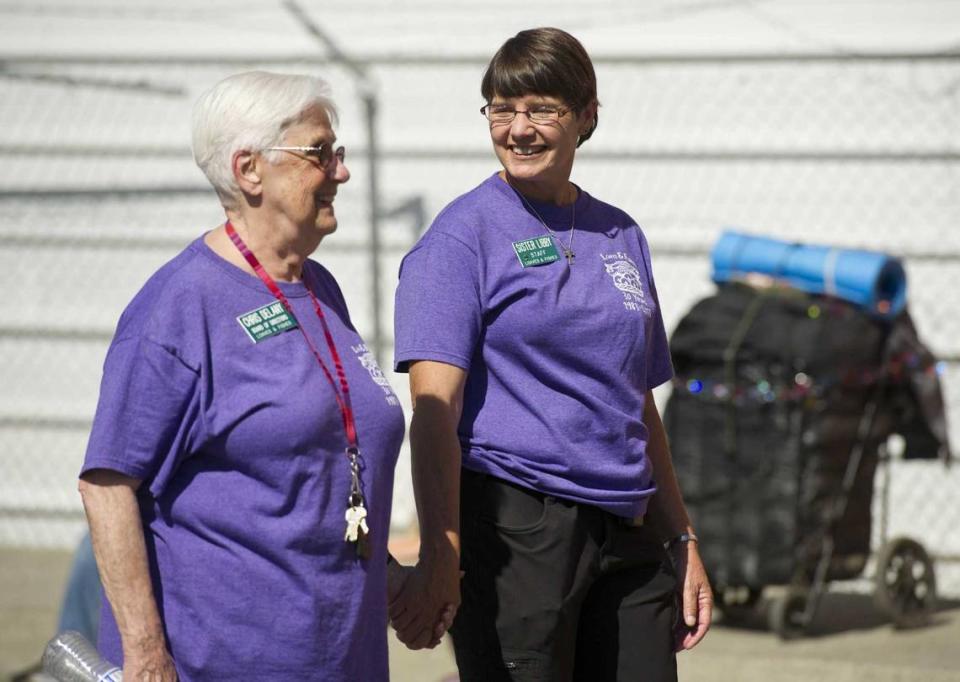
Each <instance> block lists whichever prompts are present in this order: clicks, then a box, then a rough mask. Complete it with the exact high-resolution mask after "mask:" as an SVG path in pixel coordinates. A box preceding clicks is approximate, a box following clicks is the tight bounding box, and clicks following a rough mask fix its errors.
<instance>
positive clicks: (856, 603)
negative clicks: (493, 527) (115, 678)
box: [0, 539, 960, 682]
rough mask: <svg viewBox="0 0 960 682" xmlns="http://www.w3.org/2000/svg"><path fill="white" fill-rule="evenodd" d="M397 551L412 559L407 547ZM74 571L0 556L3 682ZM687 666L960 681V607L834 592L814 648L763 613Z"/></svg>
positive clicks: (420, 657)
mask: <svg viewBox="0 0 960 682" xmlns="http://www.w3.org/2000/svg"><path fill="white" fill-rule="evenodd" d="M392 546H393V547H394V548H395V551H397V553H398V554H399V555H400V556H401V557H403V556H404V555H405V554H406V555H407V556H409V554H410V552H409V544H405V543H404V541H403V540H402V539H401V540H398V541H396V542H394V543H392ZM69 563H70V555H69V554H68V553H65V552H57V551H38V550H30V551H27V550H13V549H0V682H3V681H6V680H8V679H10V677H11V676H12V675H13V674H14V673H15V672H17V671H20V670H22V669H24V668H26V667H28V666H29V665H31V664H33V663H35V662H36V661H38V660H39V658H40V655H41V653H42V650H43V646H44V643H45V642H46V641H47V640H48V639H49V638H50V637H51V636H52V634H53V628H54V626H55V623H56V619H57V608H58V605H59V602H60V598H61V593H62V590H63V585H64V583H65V578H66V575H67V571H68V569H69ZM390 641H391V649H390V667H391V671H392V678H393V680H394V681H395V682H441V681H448V680H455V679H456V666H455V665H454V663H453V656H452V653H451V651H450V647H449V642H443V643H442V644H441V645H440V646H439V647H438V648H437V649H435V650H433V651H427V652H410V651H407V650H406V649H405V648H404V647H403V645H402V644H400V643H399V642H398V641H397V640H396V639H395V638H394V637H392V636H391V637H390ZM679 665H680V679H681V680H683V681H684V682H707V681H709V682H715V681H720V682H727V681H733V682H741V681H742V682H794V681H796V682H800V681H801V680H802V681H803V682H809V681H810V680H815V681H817V682H854V681H856V682H860V681H862V680H870V681H871V682H948V681H950V682H960V603H957V602H951V603H944V604H942V605H941V608H940V610H939V611H938V613H937V615H936V617H935V618H934V621H933V623H932V624H931V625H929V626H928V627H924V628H922V629H917V630H909V631H897V630H894V629H893V628H892V627H891V626H890V625H889V624H888V623H886V622H885V621H884V620H883V618H882V617H881V616H880V615H879V614H878V613H877V612H876V610H875V609H874V607H873V604H872V600H871V599H870V597H869V596H866V595H860V594H847V593H831V594H828V595H827V598H826V599H825V600H824V602H823V604H822V606H821V608H820V610H819V611H818V616H817V618H816V620H815V622H814V623H813V626H812V632H811V634H810V636H808V637H806V638H804V639H800V640H797V641H793V642H788V643H784V642H781V641H780V640H779V639H778V638H777V637H776V636H775V635H772V634H771V633H769V632H767V631H766V630H765V628H764V627H763V617H762V614H758V615H757V617H756V619H755V621H754V622H752V623H750V624H748V625H746V626H743V627H737V628H734V627H724V626H723V625H722V624H718V625H717V626H716V627H715V628H713V629H712V630H711V632H710V634H709V635H708V636H707V639H706V640H705V641H704V642H703V644H702V645H701V646H700V647H698V648H697V649H696V650H694V651H693V652H688V653H685V654H682V655H681V656H680V663H679Z"/></svg>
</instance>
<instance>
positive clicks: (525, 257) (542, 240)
mask: <svg viewBox="0 0 960 682" xmlns="http://www.w3.org/2000/svg"><path fill="white" fill-rule="evenodd" d="M513 250H514V251H515V252H516V253H517V258H519V259H520V265H522V266H523V267H525V268H530V267H533V266H535V265H546V264H547V263H552V262H553V261H555V260H558V259H559V258H560V254H558V253H557V247H556V245H555V244H554V243H553V239H551V238H550V237H547V236H543V237H534V238H533V239H523V240H521V241H519V242H514V243H513Z"/></svg>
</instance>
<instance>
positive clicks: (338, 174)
mask: <svg viewBox="0 0 960 682" xmlns="http://www.w3.org/2000/svg"><path fill="white" fill-rule="evenodd" d="M333 162H334V164H336V165H335V166H334V167H333V171H332V172H328V173H327V177H329V178H330V179H331V180H333V181H334V182H339V183H341V184H343V183H344V182H346V181H347V180H349V179H350V169H349V168H347V162H346V161H341V160H340V159H338V158H336V157H334V161H333Z"/></svg>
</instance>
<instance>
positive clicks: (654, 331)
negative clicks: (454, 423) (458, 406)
mask: <svg viewBox="0 0 960 682" xmlns="http://www.w3.org/2000/svg"><path fill="white" fill-rule="evenodd" d="M531 204H532V205H533V207H534V209H535V210H536V211H537V212H538V213H539V214H540V216H541V217H542V218H543V219H544V220H545V221H547V223H548V224H549V225H550V227H551V228H552V229H553V230H554V231H555V232H556V233H557V236H558V238H559V240H560V241H561V242H562V244H563V245H567V243H568V240H569V239H570V224H571V219H572V209H571V207H570V206H565V207H558V206H555V205H551V204H545V203H540V202H531ZM575 207H576V231H575V234H574V241H573V244H572V250H573V251H574V253H575V254H576V261H575V262H574V263H573V265H572V266H568V265H567V263H566V261H565V259H564V257H563V253H562V249H561V248H560V246H561V245H560V244H558V243H557V240H551V239H550V238H549V236H548V234H547V231H546V230H545V229H544V227H543V225H542V224H541V223H540V221H539V220H538V219H537V217H536V216H535V215H534V214H533V213H531V212H530V210H529V209H527V208H526V207H525V205H524V204H523V203H522V200H521V198H520V196H519V195H518V194H517V193H516V192H515V191H514V190H513V189H512V188H511V187H510V186H509V185H508V184H507V183H506V182H504V181H503V180H502V179H501V178H500V177H498V176H497V175H494V176H492V177H490V178H489V179H487V180H486V181H485V182H484V183H482V184H481V185H480V186H479V187H477V188H476V189H474V190H472V191H470V192H468V193H467V194H464V195H463V196H461V197H459V198H458V199H456V200H455V201H453V202H452V203H451V204H450V205H449V206H447V207H446V208H445V209H444V210H443V211H441V212H440V214H439V215H438V216H437V218H436V220H435V221H434V223H433V225H432V226H431V227H430V229H429V230H428V231H427V232H426V233H425V234H424V236H423V238H422V239H421V240H420V242H419V243H418V244H417V245H416V246H415V247H414V248H413V250H411V251H410V253H409V254H407V256H406V257H405V258H404V260H403V263H402V264H401V266H400V284H399V287H398V289H397V298H396V308H395V315H396V323H395V326H396V353H395V364H396V368H397V369H398V370H399V371H405V370H406V369H407V367H408V365H409V363H410V362H411V361H413V360H435V361H440V362H445V363H448V364H451V365H455V366H457V367H460V368H462V369H465V370H467V372H468V375H467V382H466V387H465V389H464V405H463V416H462V418H461V421H460V426H459V435H460V441H461V446H462V449H463V466H465V467H466V468H468V469H472V470H474V471H480V472H486V473H489V474H492V475H494V476H498V477H500V478H503V479H506V480H509V481H513V482H515V483H517V484H519V485H522V486H526V487H528V488H533V489H535V490H538V491H540V492H543V493H545V494H549V495H554V496H557V497H562V498H566V499H570V500H574V501H577V502H583V503H586V504H591V505H595V506H597V507H600V508H602V509H605V510H607V511H609V512H612V513H614V514H618V515H620V516H627V517H632V516H638V515H640V514H642V513H643V512H644V510H645V509H646V502H647V498H648V497H649V496H650V495H651V494H652V493H653V492H654V490H655V486H654V483H653V480H652V474H653V472H652V471H651V466H650V462H649V460H648V459H647V457H646V454H645V453H646V444H647V436H648V432H647V428H646V426H644V424H643V421H642V415H643V405H644V397H645V393H646V391H647V390H648V389H650V388H653V387H655V386H657V385H659V384H661V383H663V382H664V381H667V380H668V379H669V378H670V377H671V376H672V372H673V370H672V366H671V363H670V354H669V350H668V347H667V338H666V333H665V331H664V328H663V320H662V318H661V314H660V307H659V304H658V302H657V293H656V289H655V287H654V284H653V274H652V271H651V267H650V253H649V250H648V248H647V243H646V240H645V239H644V236H643V233H642V232H641V231H640V228H639V227H638V226H637V224H636V223H635V222H634V221H633V220H632V219H631V218H630V216H628V215H627V214H625V213H624V212H623V211H621V210H619V209H617V208H614V207H613V206H610V205H609V204H605V203H603V202H601V201H598V200H597V199H594V198H593V197H591V196H590V195H589V194H587V193H586V192H584V191H582V190H581V191H580V194H579V197H578V199H577V201H576V204H575ZM551 244H552V245H553V249H554V252H555V255H557V256H558V258H557V259H556V260H553V261H552V262H545V263H543V264H539V265H537V264H536V263H537V262H539V261H544V260H549V259H550V258H551V257H552V255H551V247H550V245H551ZM524 262H526V263H527V265H526V266H524V264H523V263H524Z"/></svg>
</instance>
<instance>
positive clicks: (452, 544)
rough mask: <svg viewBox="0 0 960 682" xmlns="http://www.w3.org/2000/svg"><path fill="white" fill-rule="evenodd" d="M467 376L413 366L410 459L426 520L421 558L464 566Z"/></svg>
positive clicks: (440, 366)
mask: <svg viewBox="0 0 960 682" xmlns="http://www.w3.org/2000/svg"><path fill="white" fill-rule="evenodd" d="M465 383H466V372H465V371H464V370H462V369H460V368H458V367H454V366H452V365H447V364H444V363H440V362H431V361H423V362H417V363H414V364H413V365H412V366H411V368H410V392H411V398H412V399H413V418H412V420H411V422H410V451H411V452H410V457H411V464H412V475H413V492H414V497H415V499H416V503H417V514H418V516H419V519H420V556H421V558H422V559H425V560H426V562H427V563H428V564H431V563H434V562H435V561H437V560H439V561H440V562H442V563H444V564H446V565H448V566H449V565H451V564H452V565H457V566H458V565H459V558H460V459H461V457H460V439H459V437H458V435H457V427H458V425H459V423H460V414H461V411H462V409H463V407H462V406H463V389H464V385H465Z"/></svg>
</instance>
